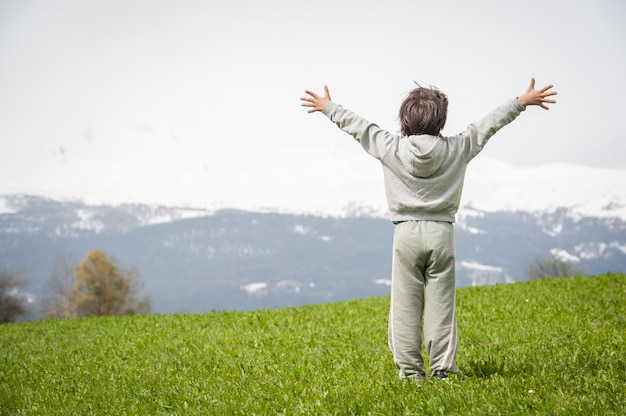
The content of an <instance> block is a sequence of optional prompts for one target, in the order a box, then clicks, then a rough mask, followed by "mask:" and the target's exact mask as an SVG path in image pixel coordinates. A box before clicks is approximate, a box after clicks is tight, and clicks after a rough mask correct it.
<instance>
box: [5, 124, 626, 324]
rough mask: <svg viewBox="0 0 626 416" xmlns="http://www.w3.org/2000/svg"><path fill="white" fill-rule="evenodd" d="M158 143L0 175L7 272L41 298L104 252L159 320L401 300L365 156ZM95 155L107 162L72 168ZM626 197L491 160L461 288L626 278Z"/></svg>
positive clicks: (472, 173) (610, 181) (621, 188)
mask: <svg viewBox="0 0 626 416" xmlns="http://www.w3.org/2000/svg"><path fill="white" fill-rule="evenodd" d="M144 133H145V134H144ZM148 133H149V132H143V133H142V134H143V135H142V134H138V135H135V136H133V138H132V139H133V140H139V141H142V140H143V141H144V142H145V143H144V144H145V146H152V147H151V152H150V153H151V155H152V156H151V158H142V157H141V155H119V154H117V153H116V151H115V146H107V144H106V143H105V142H104V141H101V140H92V141H85V142H84V143H81V144H80V146H84V147H85V149H78V148H76V147H68V148H59V149H57V150H56V151H55V152H53V154H52V155H46V157H42V158H41V159H39V160H37V162H36V167H34V165H33V166H28V167H25V168H24V170H23V171H19V172H17V173H16V174H15V175H10V176H9V175H0V267H5V268H12V269H19V270H22V271H23V272H24V274H25V277H26V278H27V279H29V280H30V281H31V286H30V288H29V291H30V292H31V294H32V295H33V298H35V299H36V298H37V297H38V296H41V295H42V293H41V290H42V287H43V282H44V281H45V280H46V279H47V278H48V277H49V276H50V273H51V272H52V271H53V269H54V267H55V261H56V259H57V258H58V257H59V256H70V257H71V258H73V259H74V260H76V261H80V260H81V259H82V258H84V256H85V255H86V253H87V252H88V251H89V250H90V249H93V248H101V249H104V250H105V251H106V252H107V253H108V254H110V255H111V256H113V257H115V258H116V259H118V260H119V262H120V263H121V265H122V266H124V267H129V266H136V267H137V268H138V270H139V271H140V273H141V275H142V277H143V280H144V282H145V284H146V289H147V290H148V293H149V294H150V296H151V297H152V299H153V304H154V306H155V311H156V312H177V311H187V312H199V311H203V310H211V309H249V308H258V307H276V306H287V305H298V304H303V303H314V302H325V301H334V300H341V299H350V298H357V297H364V296H375V295H384V294H386V293H388V285H389V282H390V280H389V279H390V269H391V264H390V260H391V258H390V257H391V255H390V253H391V241H392V233H393V226H392V224H391V223H390V222H389V221H388V220H387V211H386V204H385V199H384V189H383V182H382V171H381V168H380V166H379V164H378V162H377V161H376V160H374V159H372V158H371V157H369V156H367V155H366V154H364V153H363V152H362V150H360V149H359V148H358V145H354V146H355V147H354V148H350V147H338V148H337V149H333V150H319V149H317V150H315V149H313V150H309V151H306V152H304V151H298V150H294V149H289V148H268V147H267V146H264V145H263V144H260V143H259V144H251V145H245V146H237V145H236V144H230V145H228V146H227V145H225V144H221V145H219V146H217V147H219V149H218V148H212V147H211V146H204V147H201V149H198V148H197V146H196V144H197V142H198V141H199V140H200V139H198V141H196V142H195V144H194V142H192V141H185V140H179V139H177V138H171V139H170V140H169V141H164V140H156V141H153V140H152V139H154V137H152V136H153V135H152V133H150V134H148ZM144 136H145V137H144ZM212 146H213V145H212ZM88 151H89V152H92V154H97V155H98V157H94V158H91V159H85V158H82V159H81V158H78V157H74V153H76V154H87V153H88ZM155 154H157V155H159V157H157V158H154V155H155ZM625 184H626V170H613V169H600V168H588V167H580V166H573V165H564V164H555V165H544V166H538V167H533V168H516V167H512V166H509V165H506V164H503V163H500V162H498V161H495V160H492V159H489V158H488V157H485V156H484V155H480V156H479V157H478V158H477V159H476V160H474V161H473V162H472V163H471V164H470V166H469V169H468V172H467V176H466V181H465V190H464V195H463V199H462V206H461V209H460V210H459V213H458V215H457V221H456V223H457V224H456V230H457V260H458V261H457V278H458V283H459V286H464V285H481V284H494V283H508V282H514V281H519V280H524V279H525V278H526V276H525V267H526V266H527V264H528V262H529V261H531V260H532V259H534V258H536V257H539V256H555V257H557V258H559V259H561V260H563V261H568V262H576V263H579V264H584V267H585V270H586V272H587V273H590V274H595V273H605V272H610V271H624V270H626V185H625Z"/></svg>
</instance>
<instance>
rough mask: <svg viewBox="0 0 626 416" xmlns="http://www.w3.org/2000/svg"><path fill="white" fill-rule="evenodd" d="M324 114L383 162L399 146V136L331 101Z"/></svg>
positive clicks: (325, 107)
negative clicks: (391, 150)
mask: <svg viewBox="0 0 626 416" xmlns="http://www.w3.org/2000/svg"><path fill="white" fill-rule="evenodd" d="M322 112H323V113H324V114H325V115H326V116H327V117H328V118H329V119H330V120H331V121H332V122H333V123H335V124H336V125H337V127H339V128H340V129H341V130H343V131H344V132H346V133H348V134H349V135H351V136H352V137H354V138H355V139H356V141H358V142H359V143H360V144H361V146H362V147H363V149H365V151H366V152H367V153H369V154H370V155H372V156H373V157H375V158H376V159H379V160H381V159H382V158H383V157H384V156H385V154H387V152H388V151H389V150H390V149H391V148H393V147H394V146H395V145H396V144H397V140H398V136H397V135H394V134H391V133H389V132H388V131H386V130H383V129H381V128H380V127H378V125H376V124H374V123H370V122H369V121H367V120H365V119H364V118H363V117H361V116H359V115H357V114H355V113H353V112H352V111H350V110H348V109H345V108H343V107H342V106H340V105H339V104H336V103H334V102H332V101H329V102H328V103H327V104H326V105H325V106H324V109H323V110H322Z"/></svg>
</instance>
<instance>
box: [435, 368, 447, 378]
mask: <svg viewBox="0 0 626 416" xmlns="http://www.w3.org/2000/svg"><path fill="white" fill-rule="evenodd" d="M434 376H435V377H437V378H440V379H441V380H445V379H447V378H448V372H447V371H444V370H437V371H435V374H434Z"/></svg>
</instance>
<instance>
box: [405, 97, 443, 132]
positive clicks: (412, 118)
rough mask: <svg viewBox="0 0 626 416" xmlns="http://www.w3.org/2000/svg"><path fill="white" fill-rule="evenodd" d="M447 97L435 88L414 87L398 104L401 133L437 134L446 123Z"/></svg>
mask: <svg viewBox="0 0 626 416" xmlns="http://www.w3.org/2000/svg"><path fill="white" fill-rule="evenodd" d="M447 115H448V97H447V96H446V95H445V94H444V93H442V92H441V91H439V90H437V89H434V88H433V89H430V88H422V87H419V88H415V89H414V90H412V91H411V92H409V95H408V96H407V97H406V98H405V99H404V101H403V102H402V105H401V106H400V113H399V118H400V126H401V129H402V134H403V135H405V136H410V135H413V134H430V135H431V136H438V135H439V134H440V132H441V130H442V129H443V126H444V125H445V124H446V117H447Z"/></svg>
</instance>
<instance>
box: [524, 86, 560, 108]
mask: <svg viewBox="0 0 626 416" xmlns="http://www.w3.org/2000/svg"><path fill="white" fill-rule="evenodd" d="M553 87H554V85H546V86H545V87H543V88H541V89H538V90H536V89H535V78H531V79H530V85H529V86H528V89H527V90H526V92H525V93H524V94H522V95H520V96H519V97H517V101H519V103H520V104H521V105H522V106H524V107H526V106H529V105H538V106H539V107H541V108H543V109H545V110H549V108H548V106H547V105H546V104H555V103H556V100H552V99H549V98H548V97H551V96H553V95H556V91H553V90H552V88H553Z"/></svg>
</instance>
